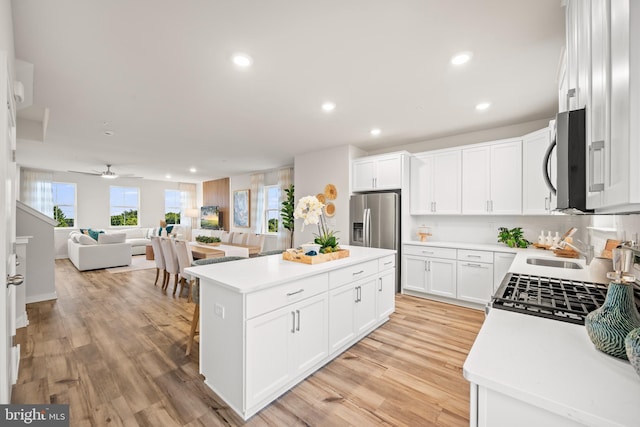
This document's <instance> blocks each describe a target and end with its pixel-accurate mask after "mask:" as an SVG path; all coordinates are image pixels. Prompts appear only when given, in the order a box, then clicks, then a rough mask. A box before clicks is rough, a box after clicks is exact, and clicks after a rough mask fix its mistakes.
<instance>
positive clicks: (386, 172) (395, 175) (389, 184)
mask: <svg viewBox="0 0 640 427" xmlns="http://www.w3.org/2000/svg"><path fill="white" fill-rule="evenodd" d="M374 178H375V180H374V184H375V188H376V190H394V189H399V188H402V156H401V155H393V156H389V157H380V158H378V159H377V165H376V175H375V176H374Z"/></svg>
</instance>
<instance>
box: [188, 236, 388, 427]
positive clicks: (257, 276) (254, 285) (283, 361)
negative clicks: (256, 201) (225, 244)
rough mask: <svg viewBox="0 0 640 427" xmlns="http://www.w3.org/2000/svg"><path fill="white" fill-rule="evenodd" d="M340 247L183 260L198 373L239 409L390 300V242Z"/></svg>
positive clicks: (263, 396)
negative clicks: (289, 256)
mask: <svg viewBox="0 0 640 427" xmlns="http://www.w3.org/2000/svg"><path fill="white" fill-rule="evenodd" d="M348 249H349V251H350V256H349V257H347V258H343V259H339V260H335V261H329V262H325V263H320V264H315V265H308V264H303V263H298V262H292V261H285V260H283V259H282V256H281V255H271V256H265V257H257V258H249V259H246V260H239V261H233V262H228V263H221V264H210V265H203V266H198V267H191V268H188V269H187V270H186V271H187V272H188V273H189V274H191V275H193V276H195V277H197V278H198V279H199V281H200V373H201V374H202V375H203V376H204V377H205V384H206V385H207V386H209V387H210V388H211V389H212V390H213V391H214V392H215V393H216V394H218V395H219V396H220V397H221V398H222V399H223V400H224V401H225V402H226V403H227V404H228V405H229V407H230V408H232V409H233V410H234V411H235V412H236V413H238V414H239V415H240V416H241V417H242V418H243V419H245V420H246V419H248V418H249V417H251V416H252V415H254V414H255V413H257V412H258V411H260V410H261V409H262V408H264V407H265V406H267V405H268V404H269V403H271V402H272V401H273V400H275V399H276V398H277V397H278V396H280V395H281V394H283V393H285V392H286V391H287V390H289V389H290V388H292V387H293V386H294V385H296V384H297V383H299V382H300V381H302V380H303V379H304V378H306V377H307V376H309V375H310V374H312V373H313V372H315V371H316V370H318V369H319V368H320V367H322V366H323V365H325V364H326V363H328V362H329V361H331V360H332V359H334V358H335V357H336V356H338V355H339V354H340V353H342V352H343V351H345V350H346V349H347V348H349V347H350V346H352V345H353V344H355V343H356V342H358V341H359V340H360V339H362V338H363V337H364V336H366V335H367V334H369V333H370V332H371V331H373V330H374V329H376V328H377V327H379V326H380V325H382V324H383V323H384V322H386V321H387V320H388V319H389V315H390V314H391V313H392V312H393V311H394V310H395V277H396V276H395V251H393V250H387V249H372V248H361V247H348Z"/></svg>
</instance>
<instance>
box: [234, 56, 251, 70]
mask: <svg viewBox="0 0 640 427" xmlns="http://www.w3.org/2000/svg"><path fill="white" fill-rule="evenodd" d="M231 59H232V61H233V63H234V64H236V65H237V66H238V67H242V68H247V67H250V66H251V64H253V59H251V57H250V56H249V55H247V54H246V53H236V54H234V55H233V57H232V58H231Z"/></svg>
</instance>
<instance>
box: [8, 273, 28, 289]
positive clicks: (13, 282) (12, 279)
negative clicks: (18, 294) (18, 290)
mask: <svg viewBox="0 0 640 427" xmlns="http://www.w3.org/2000/svg"><path fill="white" fill-rule="evenodd" d="M23 282H24V276H23V275H22V274H16V275H14V276H9V275H8V274H7V288H8V287H9V286H19V285H22V283H23Z"/></svg>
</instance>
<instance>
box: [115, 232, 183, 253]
mask: <svg viewBox="0 0 640 427" xmlns="http://www.w3.org/2000/svg"><path fill="white" fill-rule="evenodd" d="M169 227H172V228H171V233H169V236H174V237H175V238H176V239H184V238H185V230H184V226H180V225H174V226H169ZM117 233H124V234H125V235H126V239H125V242H126V243H130V244H131V253H132V254H133V255H144V254H145V251H146V246H147V245H150V244H151V236H158V233H160V235H162V236H166V235H167V230H166V229H165V228H163V229H162V230H161V231H160V229H159V227H135V228H118V229H114V230H107V231H105V234H117Z"/></svg>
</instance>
